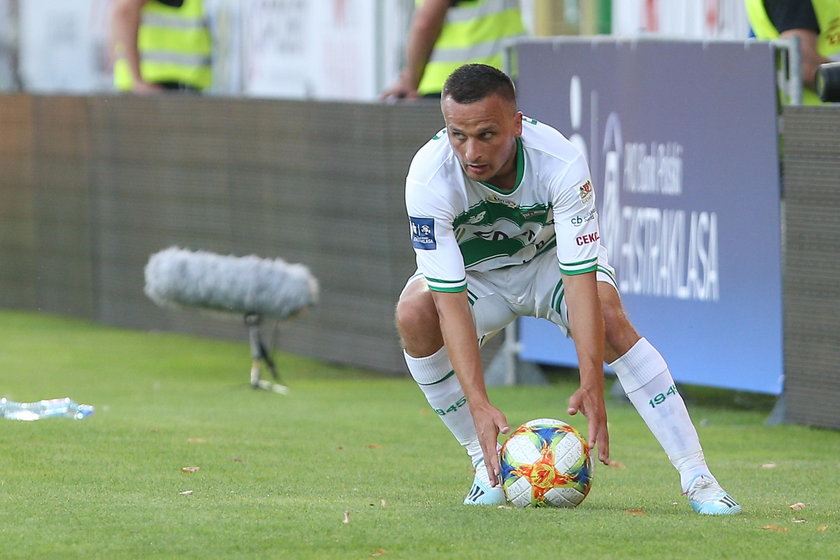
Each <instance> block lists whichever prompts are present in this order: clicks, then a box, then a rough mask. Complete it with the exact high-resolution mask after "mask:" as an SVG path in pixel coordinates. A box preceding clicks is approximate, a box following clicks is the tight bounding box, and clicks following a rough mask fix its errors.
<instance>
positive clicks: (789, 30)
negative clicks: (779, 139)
mask: <svg viewBox="0 0 840 560" xmlns="http://www.w3.org/2000/svg"><path fill="white" fill-rule="evenodd" d="M745 1H746V8H747V16H748V17H749V20H750V26H751V27H752V30H753V33H755V36H756V37H757V38H758V39H776V38H782V39H788V38H791V37H798V38H799V50H800V54H801V57H802V83H803V84H804V85H805V88H803V93H802V102H803V103H805V104H808V105H817V104H820V103H822V102H821V101H820V98H819V96H818V95H817V93H816V92H815V91H814V84H815V78H816V74H817V69H818V68H819V66H820V65H821V64H825V63H827V62H832V61H840V0H745Z"/></svg>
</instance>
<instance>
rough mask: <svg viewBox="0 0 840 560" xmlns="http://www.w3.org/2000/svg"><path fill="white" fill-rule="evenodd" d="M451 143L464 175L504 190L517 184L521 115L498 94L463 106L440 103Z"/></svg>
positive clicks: (446, 100)
mask: <svg viewBox="0 0 840 560" xmlns="http://www.w3.org/2000/svg"><path fill="white" fill-rule="evenodd" d="M440 106H441V111H442V112H443V119H444V121H446V132H447V134H448V136H449V143H450V144H451V145H452V149H453V150H455V154H456V155H457V156H458V161H460V162H461V167H463V168H464V173H466V174H467V176H468V177H469V178H470V179H473V180H474V181H484V182H485V183H490V184H491V185H493V186H494V187H498V188H501V189H512V188H513V187H514V186H515V183H516V139H517V138H518V137H519V136H521V135H522V113H520V112H519V111H517V110H516V105H515V104H514V103H512V102H510V101H507V100H505V99H503V98H502V97H500V96H498V95H489V96H487V97H485V98H484V99H482V100H481V101H476V102H475V103H466V104H460V103H456V102H455V101H453V100H452V98H451V97H449V96H447V97H445V98H444V99H442V100H441V103H440Z"/></svg>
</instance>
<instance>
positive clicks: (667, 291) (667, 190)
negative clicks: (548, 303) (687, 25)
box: [515, 38, 783, 394]
mask: <svg viewBox="0 0 840 560" xmlns="http://www.w3.org/2000/svg"><path fill="white" fill-rule="evenodd" d="M772 49H773V47H772V46H771V45H769V44H767V43H756V42H749V43H742V42H729V41H726V42H723V41H721V42H694V41H664V40H655V39H653V40H633V41H630V40H626V41H622V40H614V39H604V40H600V39H595V40H591V41H590V40H587V41H584V40H580V39H574V38H558V39H552V40H529V41H523V42H521V43H519V44H518V45H517V46H516V49H515V50H516V55H517V58H518V65H519V77H518V86H517V88H518V94H519V101H520V107H521V109H522V111H523V112H524V113H525V114H526V115H527V116H529V117H532V118H536V119H538V120H541V121H543V122H546V123H548V124H550V125H552V126H554V127H556V128H558V129H559V130H560V131H562V132H563V133H564V134H565V135H566V136H567V137H569V138H570V139H571V140H572V141H573V142H575V143H576V144H577V145H578V146H579V147H580V148H581V150H582V151H583V152H584V153H585V154H586V156H587V160H588V162H589V165H590V169H591V172H592V179H593V184H594V186H595V189H596V197H597V201H598V209H599V221H600V227H601V239H602V244H603V245H604V246H606V247H607V249H608V251H609V260H610V264H612V265H613V267H615V269H616V273H617V280H618V285H619V289H620V291H621V294H622V300H623V302H624V306H625V308H626V310H627V312H628V315H629V316H630V319H631V321H632V322H633V324H634V325H635V326H636V328H637V330H638V331H639V333H640V334H641V335H642V336H644V337H646V338H647V339H648V340H650V341H651V342H652V343H653V344H654V345H655V346H656V347H657V348H658V349H659V350H660V352H661V353H662V354H663V356H664V357H665V359H666V360H667V361H668V363H669V366H670V368H671V372H672V374H673V376H674V379H675V380H677V381H678V382H684V383H692V384H699V385H707V386H715V387H723V388H729V389H737V390H746V391H756V392H762V393H771V394H780V393H781V390H782V381H783V353H782V343H783V337H782V273H781V215H780V189H781V187H780V180H779V157H778V149H779V148H778V139H777V126H776V122H777V121H776V84H775V71H776V70H775V55H774V52H773V50H772ZM519 333H520V344H521V351H520V358H521V359H523V360H526V361H534V362H539V363H545V364H555V365H572V366H574V365H576V364H577V359H576V356H575V352H574V347H573V345H572V342H571V341H570V340H566V339H564V338H563V336H562V335H561V334H560V332H559V330H558V329H557V328H556V327H554V326H553V325H551V324H550V323H548V322H546V321H543V320H537V319H523V320H521V322H520V325H519Z"/></svg>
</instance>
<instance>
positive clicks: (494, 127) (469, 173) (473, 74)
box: [396, 64, 741, 515]
mask: <svg viewBox="0 0 840 560" xmlns="http://www.w3.org/2000/svg"><path fill="white" fill-rule="evenodd" d="M441 111H442V113H443V117H444V122H445V124H446V127H445V129H443V130H441V131H440V132H439V133H438V134H437V135H436V136H434V137H433V138H432V139H431V140H429V141H428V142H427V143H426V144H425V145H424V146H423V147H421V148H420V150H419V151H418V152H417V154H416V155H415V156H414V158H413V160H412V162H411V166H410V168H409V171H408V176H407V178H406V192H405V199H406V208H407V211H408V216H409V221H410V224H411V238H412V243H413V245H414V249H415V253H416V257H417V268H418V270H417V272H416V273H415V274H414V275H413V276H412V277H411V278H410V279H409V280H408V282H407V283H406V286H405V288H404V289H403V291H402V294H401V295H400V298H399V302H398V303H397V309H396V322H397V328H398V330H399V334H400V337H401V341H402V344H403V348H404V354H405V360H406V363H407V365H408V369H409V372H410V373H411V375H412V377H413V378H414V380H415V381H416V382H417V383H418V384H419V386H420V388H421V389H422V391H423V393H424V394H425V396H426V398H427V400H428V401H429V404H430V405H431V406H432V408H433V409H435V411H436V412H437V413H438V415H439V416H440V418H441V420H443V422H444V424H445V425H446V426H447V428H449V430H450V431H451V432H452V434H453V435H454V436H455V438H456V439H457V440H458V441H459V442H460V443H461V445H463V446H464V447H465V448H466V451H467V454H468V455H469V456H470V459H471V460H472V463H473V466H474V467H475V469H476V473H475V480H474V481H473V485H472V487H471V488H470V490H469V493H468V494H467V497H466V499H465V500H464V503H465V504H468V505H473V504H487V505H492V504H501V503H504V500H505V498H504V493H503V491H502V489H501V486H500V485H499V474H500V471H501V469H500V465H499V455H498V450H497V446H498V443H497V439H498V435H499V433H500V432H501V433H507V432H508V431H509V429H510V428H509V426H508V424H507V420H506V418H505V415H504V414H503V413H502V411H500V410H499V409H498V408H496V407H494V406H493V405H492V404H491V402H490V400H489V398H488V396H487V391H486V387H485V384H484V373H483V371H482V365H481V357H480V352H479V346H480V343H481V341H482V340H483V339H484V338H485V337H486V336H488V335H490V334H493V333H495V332H497V331H499V330H500V329H502V328H503V327H505V325H507V324H508V323H510V322H511V321H513V320H514V319H515V318H516V317H519V316H532V317H542V318H545V319H548V320H549V321H551V322H553V323H555V324H556V325H557V326H558V327H560V329H562V330H563V331H564V333H566V334H567V336H571V337H572V339H573V340H574V343H575V348H576V352H577V356H578V360H579V369H580V388H579V389H578V390H576V391H575V392H574V393H573V394H572V396H571V397H570V398H569V405H568V409H567V412H568V413H569V414H576V413H577V412H581V413H582V414H583V415H584V416H585V417H586V419H587V422H588V439H589V444H590V446H591V447H592V448H593V449H594V448H596V447H597V449H598V458H599V459H600V461H601V462H603V463H604V464H608V463H609V435H608V432H607V413H606V407H605V404H604V373H603V362H604V360H606V361H607V362H608V363H609V364H610V366H611V367H612V368H613V370H614V371H615V372H616V374H617V375H618V378H619V380H620V381H621V385H622V387H623V388H624V389H625V391H626V392H627V396H628V398H629V399H630V401H631V402H632V403H633V405H634V406H635V407H636V409H637V410H638V411H639V414H641V416H642V418H644V420H645V422H646V423H647V425H648V427H649V428H650V429H651V431H652V432H653V434H654V435H655V436H656V438H657V440H658V441H659V443H660V444H661V445H662V447H663V448H664V450H665V452H666V453H667V455H668V457H669V459H670V460H671V463H672V464H673V465H674V467H676V469H677V470H678V471H679V474H680V481H681V486H682V490H683V492H684V493H685V494H687V496H688V500H689V503H690V505H691V507H692V508H693V509H694V510H695V511H697V512H698V513H702V514H713V515H726V514H735V513H738V512H740V511H741V506H740V505H738V503H737V502H735V500H733V499H732V498H731V497H730V496H729V495H728V494H727V493H726V492H725V491H724V490H723V489H722V488H721V487H720V485H719V484H718V482H717V480H716V479H715V477H714V476H713V475H712V473H711V471H710V470H709V468H708V466H707V465H706V461H705V458H704V456H703V450H702V448H701V446H700V441H699V438H698V435H697V431H696V430H695V429H694V425H693V424H692V422H691V419H690V417H689V415H688V411H687V409H686V407H685V404H684V402H683V400H682V397H680V395H679V393H678V392H677V390H676V387H675V385H674V381H673V379H672V377H671V373H670V372H669V370H668V366H667V364H666V363H665V360H664V359H663V358H662V356H661V355H660V354H659V352H658V351H657V350H656V349H655V348H654V347H653V346H652V345H651V344H650V343H649V342H648V341H647V340H646V339H644V338H642V337H640V336H639V335H638V334H637V333H636V331H635V329H634V328H633V326H632V325H631V323H630V322H629V320H628V318H627V316H626V315H625V313H624V311H623V309H622V305H621V300H620V298H619V294H618V290H617V288H616V282H615V278H614V271H613V269H612V268H611V267H610V265H609V264H608V263H607V260H606V253H605V250H604V248H603V247H601V246H600V243H599V239H600V235H599V231H598V214H597V211H596V209H595V194H594V191H593V188H592V183H591V181H590V177H589V169H588V166H587V164H586V162H585V160H584V157H583V155H582V154H581V153H580V152H579V151H578V150H577V149H576V148H575V147H574V146H573V145H572V144H571V143H570V142H569V141H568V140H567V139H566V138H565V137H564V136H563V135H562V134H561V133H559V132H558V131H557V130H555V129H553V128H551V127H550V126H547V125H545V124H542V123H539V122H537V121H535V120H533V119H530V118H528V117H525V116H523V115H522V113H521V112H519V111H518V109H517V104H516V94H515V91H514V86H513V83H512V82H511V80H510V78H508V76H507V75H505V74H504V73H503V72H501V71H499V70H497V69H495V68H493V67H491V66H486V65H483V64H467V65H464V66H461V67H459V68H458V69H457V70H455V71H454V72H453V73H452V74H451V75H450V76H449V78H448V79H447V80H446V83H445V85H444V89H443V92H442V96H441Z"/></svg>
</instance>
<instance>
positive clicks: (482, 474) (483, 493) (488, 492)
mask: <svg viewBox="0 0 840 560" xmlns="http://www.w3.org/2000/svg"><path fill="white" fill-rule="evenodd" d="M501 449H502V446H501V445H499V444H496V453H498V452H499V451H501ZM506 501H507V499H506V498H505V491H504V490H502V484H501V481H499V482H497V483H496V486H495V487H494V486H490V477H489V476H488V475H487V467H485V466H484V457H482V458H481V459H480V460H479V461H478V464H476V465H475V478H474V479H473V483H472V486H471V487H470V491H469V492H468V493H467V497H466V498H464V505H465V506H500V505H503V504H504V503H505V502H506Z"/></svg>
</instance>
